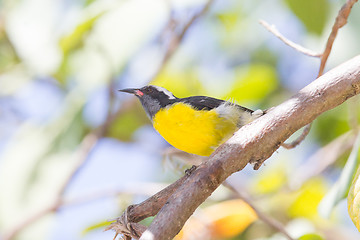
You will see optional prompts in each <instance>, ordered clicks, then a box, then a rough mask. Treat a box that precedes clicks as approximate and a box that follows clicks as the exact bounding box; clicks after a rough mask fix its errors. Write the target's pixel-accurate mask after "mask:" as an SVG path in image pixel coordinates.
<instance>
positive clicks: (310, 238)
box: [299, 233, 324, 240]
mask: <svg viewBox="0 0 360 240" xmlns="http://www.w3.org/2000/svg"><path fill="white" fill-rule="evenodd" d="M299 240H324V238H323V237H321V236H320V235H319V234H316V233H308V234H305V235H302V236H301V237H299Z"/></svg>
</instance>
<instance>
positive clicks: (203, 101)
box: [178, 96, 253, 113]
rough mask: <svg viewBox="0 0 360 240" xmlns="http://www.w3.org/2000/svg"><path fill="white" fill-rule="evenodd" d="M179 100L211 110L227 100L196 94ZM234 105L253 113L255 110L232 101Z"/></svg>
mask: <svg viewBox="0 0 360 240" xmlns="http://www.w3.org/2000/svg"><path fill="white" fill-rule="evenodd" d="M178 101H179V102H184V103H187V104H190V105H191V106H192V107H193V108H195V109H198V110H211V109H214V108H217V107H218V106H220V105H221V104H223V103H225V102H226V101H224V100H221V99H216V98H212V97H205V96H194V97H187V98H180V99H178ZM231 104H233V105H234V106H236V107H238V108H240V109H242V110H244V111H247V112H250V113H252V112H253V111H252V110H250V109H248V108H245V107H242V106H239V105H237V104H235V103H231Z"/></svg>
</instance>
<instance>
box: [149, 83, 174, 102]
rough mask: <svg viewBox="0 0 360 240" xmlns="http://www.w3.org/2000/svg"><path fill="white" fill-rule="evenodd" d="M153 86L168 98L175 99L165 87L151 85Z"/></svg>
mask: <svg viewBox="0 0 360 240" xmlns="http://www.w3.org/2000/svg"><path fill="white" fill-rule="evenodd" d="M153 87H155V88H156V89H157V90H158V91H160V92H163V93H164V94H165V95H166V96H168V97H169V99H175V97H174V95H173V94H172V93H171V92H170V91H168V90H166V89H165V88H162V87H159V86H153Z"/></svg>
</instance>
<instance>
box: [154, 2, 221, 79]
mask: <svg viewBox="0 0 360 240" xmlns="http://www.w3.org/2000/svg"><path fill="white" fill-rule="evenodd" d="M213 2H214V0H208V2H207V3H206V4H205V6H204V7H203V8H202V9H201V11H199V12H198V13H197V14H195V15H193V16H192V17H191V19H190V20H189V21H188V22H187V23H186V24H185V25H184V27H183V29H182V30H181V31H180V33H178V34H176V33H175V30H173V36H171V39H170V43H169V45H168V48H167V50H166V52H165V54H164V57H163V59H162V62H161V64H160V67H159V69H158V70H157V72H156V73H155V75H154V76H153V77H152V79H151V81H152V80H154V79H155V78H156V76H157V75H158V74H159V73H160V72H161V71H162V70H163V69H164V68H165V66H166V64H167V63H168V61H169V60H170V59H171V57H172V56H173V55H174V53H175V51H176V50H177V49H178V48H179V46H180V43H181V42H182V41H183V39H184V37H185V35H186V33H187V32H188V30H189V29H190V27H191V26H192V25H193V24H194V23H195V22H196V20H198V19H199V18H200V17H201V16H203V15H204V14H205V13H206V12H207V11H208V10H209V8H210V6H211V4H212V3H213ZM170 21H171V25H174V24H175V23H174V20H173V19H171V20H170ZM175 25H176V24H175Z"/></svg>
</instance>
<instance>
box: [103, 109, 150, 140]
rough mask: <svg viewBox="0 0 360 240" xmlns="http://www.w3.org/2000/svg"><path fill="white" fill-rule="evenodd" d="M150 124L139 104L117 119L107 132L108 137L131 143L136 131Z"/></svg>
mask: <svg viewBox="0 0 360 240" xmlns="http://www.w3.org/2000/svg"><path fill="white" fill-rule="evenodd" d="M148 123H149V119H148V118H147V116H146V115H145V114H144V112H143V111H141V106H140V105H139V104H138V105H137V106H136V107H134V108H132V109H130V110H129V111H127V112H125V113H124V114H121V116H120V117H118V118H116V119H115V120H114V121H113V122H112V123H111V125H110V127H109V129H108V130H107V134H106V136H107V137H111V138H116V139H119V140H121V141H130V140H132V136H133V133H134V132H135V131H136V129H138V128H139V127H141V126H143V125H144V124H148Z"/></svg>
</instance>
